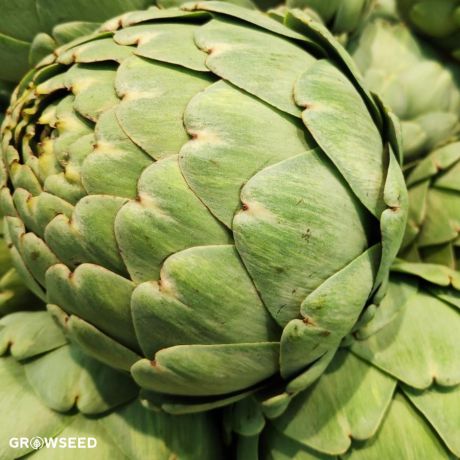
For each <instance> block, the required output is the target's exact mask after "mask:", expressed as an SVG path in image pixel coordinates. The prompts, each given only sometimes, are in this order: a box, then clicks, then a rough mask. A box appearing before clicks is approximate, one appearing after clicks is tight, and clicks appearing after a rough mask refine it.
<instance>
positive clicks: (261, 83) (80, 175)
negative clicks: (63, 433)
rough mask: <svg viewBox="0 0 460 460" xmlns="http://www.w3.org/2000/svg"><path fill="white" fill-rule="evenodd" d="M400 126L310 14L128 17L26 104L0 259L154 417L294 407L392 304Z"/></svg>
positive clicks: (48, 74)
mask: <svg viewBox="0 0 460 460" xmlns="http://www.w3.org/2000/svg"><path fill="white" fill-rule="evenodd" d="M395 123H396V119H395V117H394V116H392V114H390V113H389V112H387V111H386V109H384V108H383V106H382V105H381V104H380V102H379V100H378V99H376V98H374V97H373V96H372V95H371V94H370V93H368V92H367V90H366V89H365V88H364V86H363V85H362V82H361V78H360V76H359V73H358V72H357V71H356V70H355V66H354V64H353V61H352V60H351V59H350V57H349V55H348V54H347V53H346V52H345V50H344V49H343V48H342V47H341V45H340V44H339V43H338V42H337V41H336V40H335V39H334V38H333V36H332V35H331V34H330V33H329V32H328V31H327V29H325V28H324V27H323V26H321V25H319V24H316V23H315V22H312V21H311V20H310V19H309V18H308V17H307V16H305V15H304V14H303V13H302V12H300V11H298V10H297V11H294V12H293V13H291V14H287V15H286V18H285V24H281V23H280V22H278V21H275V20H272V19H270V18H268V17H267V16H265V15H263V14H262V13H259V12H257V11H252V10H245V9H244V8H241V7H239V6H236V5H231V4H227V3H219V2H206V3H203V4H201V3H200V4H195V5H193V4H192V5H187V6H185V7H183V9H169V10H168V9H166V10H160V9H157V8H155V7H154V8H151V9H149V10H147V11H144V12H136V13H131V14H127V15H124V16H123V17H122V18H121V19H114V20H113V21H110V22H108V23H106V24H105V25H104V26H103V28H102V29H101V30H100V31H99V32H97V33H95V34H93V35H91V36H88V37H84V38H81V39H78V40H77V41H74V42H72V43H71V44H70V45H67V46H64V47H62V48H60V49H58V50H57V51H56V52H55V54H54V56H50V57H49V58H48V59H47V60H45V61H42V63H41V65H40V67H39V68H38V69H37V70H36V71H35V72H34V73H33V74H31V75H29V76H28V78H27V79H26V80H24V81H23V82H22V83H21V85H20V86H19V88H18V89H17V90H16V92H15V94H14V96H13V102H12V106H11V108H10V113H9V115H8V116H7V117H6V119H5V122H4V124H3V131H2V149H3V152H4V154H3V160H4V167H5V171H6V173H7V175H3V178H2V180H3V185H4V187H3V190H2V193H1V202H2V208H3V211H4V213H5V215H6V217H5V220H6V223H7V229H8V231H7V241H8V242H9V243H10V244H11V246H12V248H13V249H12V250H13V254H14V256H15V257H14V260H15V262H16V265H17V269H18V270H19V271H20V273H21V274H22V275H23V277H24V279H25V280H26V281H27V283H28V286H29V287H30V288H31V289H32V290H33V292H34V293H35V294H36V295H37V296H39V297H41V298H42V299H44V300H45V301H46V302H47V304H48V308H49V309H50V311H52V312H53V313H54V315H55V316H56V317H57V318H58V319H59V321H60V322H61V324H62V325H63V327H64V328H65V330H66V333H67V334H68V335H69V336H70V337H71V339H72V341H73V342H74V343H76V344H78V345H79V346H80V347H82V349H83V350H84V351H86V352H87V353H89V354H91V355H92V356H93V357H95V358H97V359H98V360H100V361H102V362H103V363H105V364H107V365H109V366H111V367H113V368H116V369H119V370H123V371H126V372H129V373H131V375H132V376H133V378H134V380H135V381H136V382H137V384H138V385H139V386H140V387H141V388H143V389H144V390H146V397H147V399H149V400H151V401H152V403H153V405H154V406H161V407H162V408H163V409H165V410H168V411H170V412H184V411H185V412H190V411H201V410H205V409H208V408H211V407H216V406H222V405H225V404H229V403H231V402H233V401H235V400H238V399H240V398H242V397H244V396H245V395H246V394H248V393H254V392H259V391H262V392H267V391H268V392H269V394H270V397H273V395H275V394H278V393H279V392H280V391H281V392H284V391H288V392H290V393H291V394H294V393H296V392H297V391H300V390H301V389H303V388H304V387H306V386H308V385H309V384H310V383H311V382H312V381H313V380H314V376H317V375H319V373H320V372H321V369H324V367H325V366H326V365H327V363H328V362H329V361H330V359H331V358H332V356H333V353H334V351H335V349H336V348H337V347H338V345H339V344H340V342H341V340H342V339H343V337H344V336H346V335H347V334H348V333H349V331H350V330H351V329H352V328H353V327H354V325H355V324H356V323H357V321H358V320H359V321H365V319H366V317H367V316H366V309H367V307H368V306H369V305H371V304H375V303H379V301H380V299H381V298H382V297H383V295H384V292H385V288H386V285H387V280H388V273H389V268H390V265H391V263H392V261H393V259H394V257H395V255H396V253H397V252H398V250H399V246H400V243H401V240H402V236H403V232H404V228H405V224H406V214H407V195H406V189H405V185H404V182H403V176H402V172H401V169H400V167H399V164H398V160H399V158H400V154H401V152H400V151H399V142H398V137H397V133H398V128H397V125H395Z"/></svg>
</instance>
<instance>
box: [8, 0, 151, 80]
mask: <svg viewBox="0 0 460 460" xmlns="http://www.w3.org/2000/svg"><path fill="white" fill-rule="evenodd" d="M151 4H152V2H151V1H149V0H97V1H96V2H94V1H92V0H72V1H61V0H15V1H14V2H12V1H10V0H0V9H1V12H2V14H1V17H0V60H1V62H2V66H1V67H0V80H7V81H13V82H17V81H19V80H20V78H22V76H23V75H24V74H25V73H26V72H27V70H29V68H30V66H31V65H33V64H35V63H37V62H38V61H39V60H40V59H41V58H42V57H44V56H46V55H47V54H49V53H50V52H52V51H53V50H54V48H56V47H57V46H59V45H62V44H63V43H66V42H68V41H70V40H72V39H74V38H75V37H77V36H80V35H86V34H87V33H90V32H92V31H94V30H95V29H96V28H97V27H98V26H99V25H100V23H101V22H103V21H106V20H107V19H110V18H111V17H113V16H116V15H118V14H121V13H123V12H125V11H130V10H136V9H140V8H146V7H147V6H149V5H151Z"/></svg>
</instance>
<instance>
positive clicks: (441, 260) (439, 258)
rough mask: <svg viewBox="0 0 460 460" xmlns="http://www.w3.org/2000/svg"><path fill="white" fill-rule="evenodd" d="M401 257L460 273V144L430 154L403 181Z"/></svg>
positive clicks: (446, 146) (449, 145)
mask: <svg viewBox="0 0 460 460" xmlns="http://www.w3.org/2000/svg"><path fill="white" fill-rule="evenodd" d="M407 185H408V188H409V219H408V223H407V231H406V235H405V238H404V242H403V248H402V254H401V255H402V257H403V258H405V259H407V260H410V261H413V262H422V261H423V262H427V263H434V264H441V265H445V266H447V267H450V268H452V269H454V270H460V247H459V246H460V237H459V232H460V142H453V143H451V144H447V145H445V146H443V147H440V148H438V149H436V150H434V151H433V152H432V153H430V154H429V155H428V156H427V157H426V158H424V159H423V160H422V161H420V163H418V164H417V166H416V167H415V168H414V169H413V170H412V171H411V172H410V174H409V175H408V177H407Z"/></svg>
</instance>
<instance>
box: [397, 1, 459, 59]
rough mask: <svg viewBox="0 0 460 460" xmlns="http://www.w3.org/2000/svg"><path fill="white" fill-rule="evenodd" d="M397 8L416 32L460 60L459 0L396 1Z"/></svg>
mask: <svg viewBox="0 0 460 460" xmlns="http://www.w3.org/2000/svg"><path fill="white" fill-rule="evenodd" d="M398 6H399V10H400V12H401V14H402V16H403V18H404V19H405V20H406V21H408V23H409V24H411V25H412V26H413V27H414V29H415V30H416V31H417V32H419V33H420V34H421V35H423V36H425V37H426V38H428V39H429V40H431V41H432V42H433V43H435V44H436V45H438V46H440V47H441V48H444V49H445V50H448V51H450V52H451V53H452V56H453V57H454V58H456V59H458V60H460V1H459V0H398Z"/></svg>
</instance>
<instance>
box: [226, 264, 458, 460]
mask: <svg viewBox="0 0 460 460" xmlns="http://www.w3.org/2000/svg"><path fill="white" fill-rule="evenodd" d="M418 269H419V272H420V273H421V274H422V275H423V274H424V271H425V267H424V266H423V265H422V264H418ZM439 274H440V278H439V281H442V282H443V283H444V282H445V283H447V284H448V277H444V279H443V280H441V278H442V274H441V273H439ZM459 308H460V294H459V291H458V290H453V289H452V288H439V287H436V286H435V285H432V284H430V283H427V282H425V281H423V280H422V279H421V278H419V279H418V280H417V278H414V277H407V276H406V275H397V274H394V275H393V277H392V282H391V284H390V288H389V291H388V295H387V297H385V299H384V301H383V302H382V304H381V307H380V308H379V309H378V311H377V313H376V315H375V317H374V319H373V321H372V322H370V323H369V325H368V326H367V328H363V329H362V330H360V331H359V333H358V334H356V336H355V338H353V340H351V342H350V344H349V346H348V347H346V348H341V349H340V350H339V351H338V352H337V353H336V355H335V356H334V359H333V360H332V362H331V364H330V365H329V367H328V369H327V370H326V372H325V373H324V374H323V375H322V376H321V377H320V379H319V380H318V381H317V382H316V383H315V384H314V385H313V386H311V387H310V388H309V389H307V390H305V391H304V392H301V393H300V394H299V395H297V396H296V397H295V398H294V399H293V400H292V401H291V403H290V405H289V407H288V408H287V410H286V411H285V412H284V413H283V414H282V415H280V416H278V417H274V418H269V419H267V420H265V419H264V417H263V415H262V412H261V410H260V409H259V410H257V406H256V405H254V404H250V403H248V402H247V401H246V402H244V404H243V402H241V403H239V405H235V406H234V407H233V408H232V409H231V410H229V411H228V413H227V417H226V421H227V425H228V426H229V428H231V429H232V430H233V431H234V432H235V433H237V434H238V443H237V444H238V447H237V452H238V455H237V458H238V459H241V460H251V459H254V460H288V459H293V458H295V459H296V460H333V459H334V460H336V459H339V458H340V459H345V458H346V459H350V460H361V459H363V460H364V459H365V460H382V459H409V458H417V459H441V458H446V459H447V458H457V457H460V442H459V437H458V427H459V426H460V418H459V417H460V410H459V408H460V372H459V370H460V355H459V354H458V353H455V352H453V351H454V350H456V349H458V330H459V328H460V311H459ZM249 409H250V410H249Z"/></svg>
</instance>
